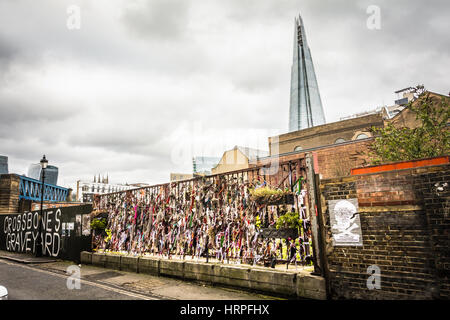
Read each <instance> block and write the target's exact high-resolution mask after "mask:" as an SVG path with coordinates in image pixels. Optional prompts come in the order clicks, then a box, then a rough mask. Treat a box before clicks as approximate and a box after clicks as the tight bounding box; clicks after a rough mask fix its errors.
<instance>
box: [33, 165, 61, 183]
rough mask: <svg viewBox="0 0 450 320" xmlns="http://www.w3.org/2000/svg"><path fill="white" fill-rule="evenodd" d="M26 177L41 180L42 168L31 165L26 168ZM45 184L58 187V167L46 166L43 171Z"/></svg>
mask: <svg viewBox="0 0 450 320" xmlns="http://www.w3.org/2000/svg"><path fill="white" fill-rule="evenodd" d="M27 176H28V177H29V178H32V179H36V180H39V181H41V180H42V167H41V164H39V163H37V164H31V165H30V166H29V167H28V174H27ZM45 183H49V184H54V185H55V186H56V185H58V167H55V166H51V165H48V166H47V169H45Z"/></svg>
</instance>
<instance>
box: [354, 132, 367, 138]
mask: <svg viewBox="0 0 450 320" xmlns="http://www.w3.org/2000/svg"><path fill="white" fill-rule="evenodd" d="M368 137H369V136H368V135H367V134H365V133H360V134H358V135H357V136H356V138H355V140H360V139H366V138H368Z"/></svg>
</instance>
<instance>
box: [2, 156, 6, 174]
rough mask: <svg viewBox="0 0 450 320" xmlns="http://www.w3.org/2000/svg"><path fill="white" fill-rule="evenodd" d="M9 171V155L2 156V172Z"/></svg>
mask: <svg viewBox="0 0 450 320" xmlns="http://www.w3.org/2000/svg"><path fill="white" fill-rule="evenodd" d="M7 173H8V157H7V156H0V174H7Z"/></svg>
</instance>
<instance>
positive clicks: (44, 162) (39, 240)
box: [35, 154, 48, 257]
mask: <svg viewBox="0 0 450 320" xmlns="http://www.w3.org/2000/svg"><path fill="white" fill-rule="evenodd" d="M40 162H41V168H42V186H41V213H40V215H39V224H38V225H39V227H38V237H37V243H36V250H35V256H36V257H40V256H42V240H43V239H42V224H43V222H42V217H43V206H44V190H45V186H44V184H45V169H47V165H48V160H47V159H46V158H45V154H44V156H43V157H42V159H41V161H40Z"/></svg>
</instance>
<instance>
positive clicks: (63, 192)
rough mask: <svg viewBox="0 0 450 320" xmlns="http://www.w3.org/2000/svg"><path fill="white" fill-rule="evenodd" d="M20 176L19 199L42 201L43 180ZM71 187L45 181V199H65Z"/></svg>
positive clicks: (59, 200)
mask: <svg viewBox="0 0 450 320" xmlns="http://www.w3.org/2000/svg"><path fill="white" fill-rule="evenodd" d="M19 177H20V184H19V199H25V200H33V201H40V200H41V192H42V182H41V181H39V180H36V179H32V178H29V177H25V176H19ZM68 193H69V189H67V188H63V187H60V186H56V185H54V184H49V183H44V201H58V202H61V201H65V200H66V198H67V194H68Z"/></svg>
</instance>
